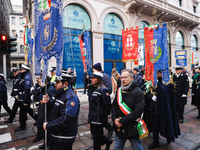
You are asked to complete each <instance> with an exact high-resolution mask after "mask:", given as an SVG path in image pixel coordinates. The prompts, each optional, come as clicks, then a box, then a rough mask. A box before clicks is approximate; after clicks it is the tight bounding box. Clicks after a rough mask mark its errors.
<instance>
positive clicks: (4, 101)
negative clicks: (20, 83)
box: [0, 73, 11, 115]
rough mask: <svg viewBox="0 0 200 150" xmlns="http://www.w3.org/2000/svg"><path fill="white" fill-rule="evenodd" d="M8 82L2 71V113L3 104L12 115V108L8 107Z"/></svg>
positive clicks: (0, 89) (0, 75) (0, 81)
mask: <svg viewBox="0 0 200 150" xmlns="http://www.w3.org/2000/svg"><path fill="white" fill-rule="evenodd" d="M6 84H7V82H6V80H5V78H4V76H3V74H2V73H0V113H1V105H3V108H4V109H5V110H6V111H7V113H8V114H9V115H10V113H11V109H10V108H9V107H8V97H7V86H6Z"/></svg>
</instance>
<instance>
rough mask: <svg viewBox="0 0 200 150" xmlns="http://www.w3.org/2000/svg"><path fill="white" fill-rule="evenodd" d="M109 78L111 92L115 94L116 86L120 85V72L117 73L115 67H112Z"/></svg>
mask: <svg viewBox="0 0 200 150" xmlns="http://www.w3.org/2000/svg"><path fill="white" fill-rule="evenodd" d="M111 80H112V90H113V93H114V94H115V93H116V91H117V88H118V87H120V86H121V81H120V74H119V73H118V71H117V69H116V68H113V69H112V76H111Z"/></svg>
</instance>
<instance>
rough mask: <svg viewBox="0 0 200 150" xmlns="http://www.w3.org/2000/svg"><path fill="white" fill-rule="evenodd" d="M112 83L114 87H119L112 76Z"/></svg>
mask: <svg viewBox="0 0 200 150" xmlns="http://www.w3.org/2000/svg"><path fill="white" fill-rule="evenodd" d="M112 81H113V83H114V85H115V86H116V87H117V81H116V80H115V78H114V77H113V76H112Z"/></svg>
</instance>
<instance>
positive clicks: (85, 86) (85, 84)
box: [84, 83, 88, 94]
mask: <svg viewBox="0 0 200 150" xmlns="http://www.w3.org/2000/svg"><path fill="white" fill-rule="evenodd" d="M87 85H88V84H87V83H84V94H86V90H87Z"/></svg>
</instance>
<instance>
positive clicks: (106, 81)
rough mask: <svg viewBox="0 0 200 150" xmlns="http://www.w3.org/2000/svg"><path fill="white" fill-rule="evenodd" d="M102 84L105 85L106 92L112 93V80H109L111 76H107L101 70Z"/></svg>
mask: <svg viewBox="0 0 200 150" xmlns="http://www.w3.org/2000/svg"><path fill="white" fill-rule="evenodd" d="M102 80H103V84H104V85H105V87H107V89H108V92H109V93H110V94H111V93H112V82H111V78H110V77H109V75H107V74H106V73H105V72H103V78H102Z"/></svg>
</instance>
